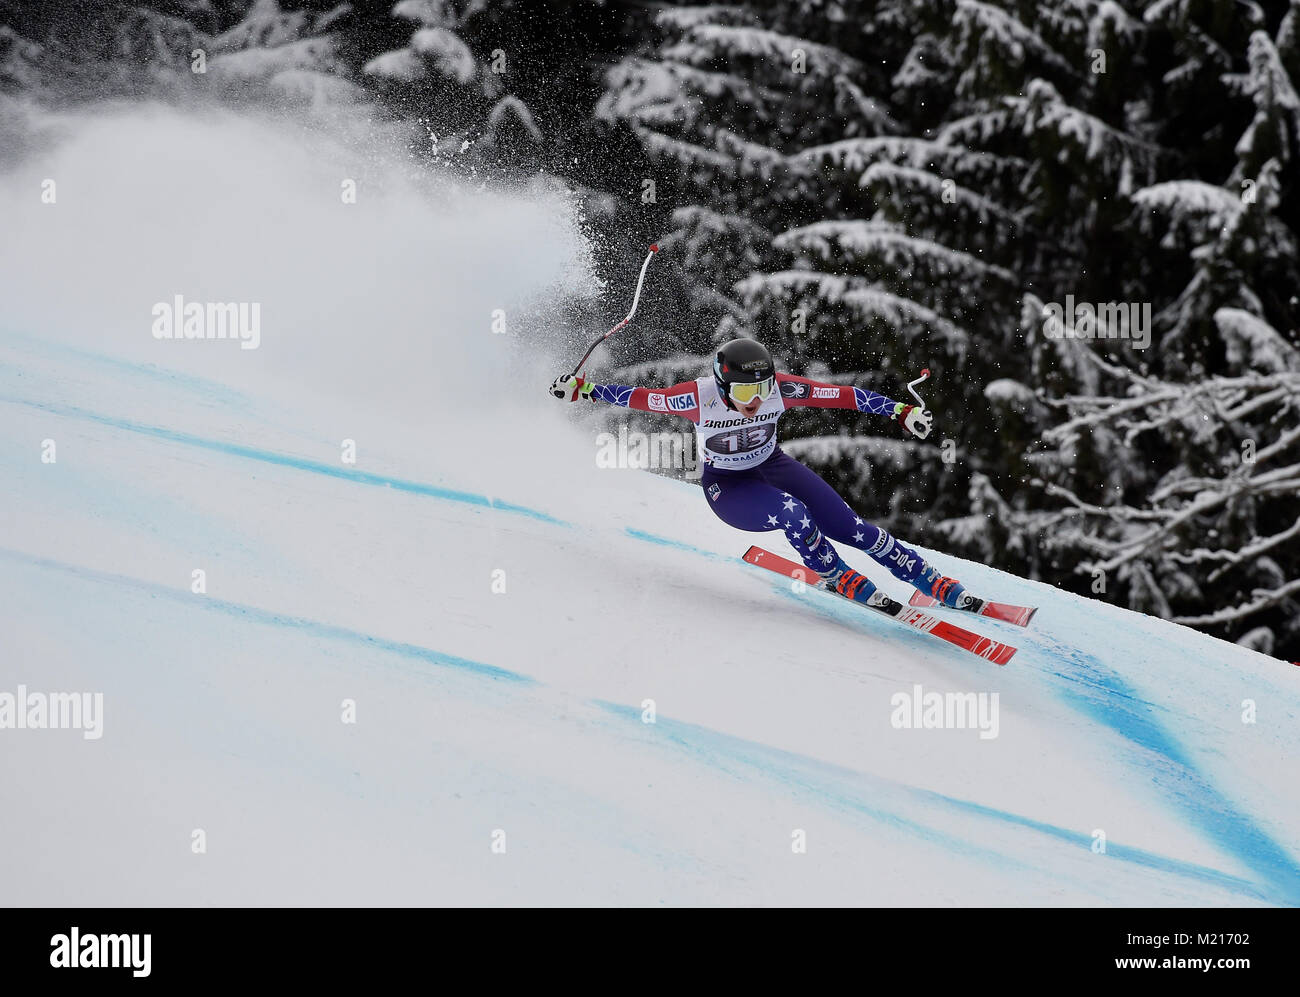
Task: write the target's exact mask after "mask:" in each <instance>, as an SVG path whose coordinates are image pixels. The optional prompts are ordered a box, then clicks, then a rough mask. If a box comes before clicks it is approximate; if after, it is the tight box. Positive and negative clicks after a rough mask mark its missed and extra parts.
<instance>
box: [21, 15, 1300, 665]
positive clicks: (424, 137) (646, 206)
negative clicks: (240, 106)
mask: <svg viewBox="0 0 1300 997" xmlns="http://www.w3.org/2000/svg"><path fill="white" fill-rule="evenodd" d="M1297 83H1300V0H1292V2H1291V3H1289V4H1288V3H1285V2H1277V3H1272V4H1265V3H1253V2H1243V0H1159V2H1155V3H1133V2H1118V0H1102V2H1095V0H1054V2H1040V3H1034V2H1016V0H990V2H979V0H905V2H895V0H879V2H823V0H792V2H786V3H742V4H734V5H704V4H691V3H680V4H649V3H645V4H640V3H638V4H629V3H622V4H620V3H602V2H596V0H572V2H567V3H561V2H556V3H539V2H524V0H400V2H397V3H395V4H394V3H392V2H383V3H375V2H366V0H356V2H353V3H330V2H310V0H308V2H292V0H159V2H154V3H130V4H128V3H86V2H68V0H63V2H59V0H45V2H42V3H16V2H11V0H0V119H3V117H4V116H6V115H17V114H20V113H30V110H29V109H30V107H31V105H32V101H36V102H38V103H44V104H47V105H55V104H66V103H68V102H78V101H87V100H95V99H101V98H103V97H136V96H149V97H153V98H157V99H164V100H166V99H175V100H182V99H191V98H193V97H194V96H196V95H203V96H206V97H208V98H210V99H214V100H220V101H224V102H231V103H239V102H241V101H256V102H263V103H264V102H267V101H273V102H275V103H277V104H279V105H281V106H284V107H286V108H290V109H294V110H295V111H301V113H303V114H313V113H326V112H328V113H330V114H350V113H353V114H357V115H363V114H364V115H377V116H379V117H380V118H382V119H383V120H385V121H388V122H390V123H392V124H393V125H394V126H397V127H406V128H408V129H409V141H410V144H411V148H412V150H413V151H418V152H419V153H420V154H422V155H426V156H429V157H430V158H431V159H432V160H437V161H438V162H439V163H440V164H442V165H443V166H444V168H445V167H446V166H447V164H452V165H453V166H454V168H456V169H459V170H464V171H466V172H467V174H471V175H473V176H474V177H476V178H491V180H492V182H496V183H510V182H512V181H515V180H523V179H527V178H530V177H533V176H536V175H537V174H538V173H542V172H544V173H547V174H549V175H552V176H555V177H558V178H560V179H561V180H563V181H564V183H565V184H566V185H567V186H568V187H569V189H571V190H572V191H573V192H574V196H575V198H577V199H578V200H579V201H580V203H581V207H582V211H583V216H584V218H585V219H586V224H587V225H588V227H589V229H590V233H591V236H592V238H593V240H594V242H595V244H596V246H597V247H598V252H599V255H600V257H601V259H602V260H603V261H604V263H605V265H606V266H607V267H608V268H609V277H610V280H609V294H610V299H609V308H608V311H609V314H610V315H614V314H616V313H618V314H621V311H622V308H623V307H625V302H626V300H627V294H628V289H629V284H630V282H631V280H632V279H633V278H634V276H635V270H636V266H637V262H638V261H639V259H640V258H641V256H642V255H643V254H644V251H645V246H646V244H647V243H649V242H650V241H652V240H654V239H658V240H659V241H660V243H661V244H662V246H663V248H664V250H665V252H664V253H663V254H662V260H661V262H660V263H659V264H657V265H656V266H657V271H656V275H655V289H654V298H655V301H654V303H653V304H652V305H651V306H650V307H651V310H650V311H649V312H648V317H647V318H646V319H645V320H642V321H640V322H639V323H638V329H637V330H636V332H635V334H634V335H631V336H629V337H628V338H627V339H626V340H624V341H622V342H620V343H618V344H617V347H616V350H615V356H616V360H617V364H618V366H611V365H610V364H609V363H608V362H606V365H605V366H604V367H603V368H602V370H601V372H600V375H599V376H600V377H601V379H603V380H618V381H621V382H623V383H639V384H653V383H672V382H675V381H678V380H684V379H688V378H693V377H695V376H698V375H699V372H700V371H701V370H702V369H703V368H704V364H705V363H706V362H707V361H706V359H705V358H706V357H707V355H708V354H709V353H710V352H711V350H712V349H713V347H714V345H715V344H717V343H719V342H721V341H724V340H726V339H728V338H731V337H733V336H735V335H741V334H744V335H752V336H755V337H757V338H760V339H762V340H763V341H764V342H765V343H767V344H768V345H769V347H771V348H772V351H773V353H774V354H776V355H777V356H778V358H779V360H780V361H781V362H782V364H783V366H784V367H785V368H786V369H788V370H791V371H793V372H795V373H802V374H807V375H809V376H813V377H817V378H820V379H824V380H832V381H840V382H852V383H855V384H861V385H864V386H867V387H871V388H873V389H875V390H878V391H881V392H882V393H884V394H887V395H890V396H891V397H895V398H898V397H900V396H902V397H906V395H905V391H904V389H903V385H904V384H905V382H907V381H909V380H911V379H912V378H914V377H915V376H916V375H917V373H918V372H919V371H920V369H921V368H923V367H929V368H930V369H931V370H932V371H933V372H934V377H933V379H932V380H931V382H930V383H929V384H928V385H927V393H926V397H927V403H928V404H929V406H930V407H931V408H932V409H933V410H934V411H935V413H936V416H937V425H936V430H935V433H934V435H933V436H932V437H931V439H930V440H928V441H926V442H925V443H917V442H912V441H909V440H906V439H904V438H903V434H902V433H900V432H899V431H898V430H897V427H896V426H893V425H890V424H884V425H877V424H875V423H874V422H872V421H869V420H866V419H845V418H844V417H843V416H842V415H841V416H835V415H830V414H826V413H815V412H809V413H794V414H792V416H791V417H790V418H789V419H788V420H787V422H788V426H787V429H786V434H787V436H788V437H790V439H789V442H788V443H787V444H786V445H785V448H786V449H787V450H788V451H789V452H791V453H792V454H794V455H796V456H798V457H800V458H801V459H804V460H806V461H808V462H809V463H811V464H813V465H814V466H815V467H817V468H818V470H820V471H821V472H822V473H823V474H825V475H826V476H827V477H828V478H829V479H830V480H831V481H832V482H833V483H835V484H836V485H837V486H838V487H839V488H841V490H842V491H843V493H844V494H845V495H846V497H847V498H848V499H849V500H850V502H851V503H852V504H853V505H854V506H855V507H856V508H857V509H858V510H859V511H861V512H862V513H863V514H865V515H870V516H871V517H872V518H873V519H875V520H876V521H878V522H880V523H881V524H882V525H885V526H887V527H888V528H889V529H891V530H893V531H895V532H897V533H900V534H902V535H905V536H908V537H911V538H914V539H916V540H918V541H920V542H922V543H926V544H930V545H933V546H937V547H940V548H943V549H946V550H951V551H953V552H954V553H959V554H962V555H964V556H967V557H973V558H978V559H980V560H982V561H985V562H987V563H990V564H994V565H996V566H998V567H1001V568H1005V569H1007V570H1009V571H1013V572H1016V573H1018V574H1022V575H1025V576H1027V577H1031V578H1038V579H1041V580H1044V581H1047V582H1050V583H1053V584H1057V585H1061V586H1063V587H1066V588H1069V589H1072V590H1075V591H1079V592H1083V593H1086V594H1090V595H1093V596H1095V597H1098V598H1103V599H1107V600H1111V601H1114V602H1116V603H1119V604H1121V605H1125V606H1128V607H1131V608H1134V609H1138V610H1141V611H1144V612H1148V613H1152V614H1155V615H1158V616H1162V617H1165V618H1169V619H1174V620H1177V621H1179V622H1183V623H1186V624H1189V625H1192V626H1196V627H1199V628H1202V629H1205V630H1207V631H1209V632H1211V633H1214V634H1216V635H1218V636H1222V637H1225V638H1227V639H1230V640H1235V641H1239V642H1241V643H1244V644H1247V645H1249V646H1251V647H1254V648H1256V649H1258V650H1261V651H1264V652H1265V653H1271V654H1276V655H1279V656H1282V657H1285V658H1288V659H1291V660H1296V659H1300V329H1298V327H1300V266H1298V264H1297V258H1298V257H1297V246H1296V233H1297V231H1300V224H1298V223H1300V145H1298V144H1297V143H1300V97H1297ZM20 106H21V107H22V108H26V109H28V110H26V111H20V110H19V107H20ZM3 158H4V150H3V148H0V159H3ZM0 224H2V221H0ZM1070 304H1073V306H1074V307H1072V308H1067V306H1068V305H1070ZM1121 305H1122V306H1123V308H1120V307H1118V306H1121ZM1147 314H1149V318H1150V322H1149V326H1146V327H1143V326H1138V327H1134V326H1132V325H1125V324H1122V323H1123V321H1124V320H1126V319H1129V318H1130V316H1132V317H1134V318H1138V319H1139V320H1140V319H1141V318H1142V317H1143V316H1145V315H1147ZM593 328H594V327H593ZM600 331H603V327H601V328H598V329H595V330H594V332H593V333H592V334H593V335H594V334H595V332H600ZM1143 347H1145V348H1143ZM540 390H542V388H541V387H539V391H540ZM634 418H641V417H640V416H634ZM648 427H649V423H647V424H646V428H648Z"/></svg>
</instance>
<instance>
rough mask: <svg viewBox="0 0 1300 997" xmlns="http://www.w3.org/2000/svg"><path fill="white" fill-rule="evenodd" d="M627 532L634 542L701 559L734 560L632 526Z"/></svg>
mask: <svg viewBox="0 0 1300 997" xmlns="http://www.w3.org/2000/svg"><path fill="white" fill-rule="evenodd" d="M623 532H625V533H626V534H627V535H628V536H629V537H631V538H632V539H633V540H644V541H645V542H646V543H652V544H657V545H659V546H660V547H671V548H673V549H674V550H684V551H686V552H687V553H690V554H697V555H699V556H700V557H707V558H709V559H710V560H714V561H723V560H725V561H731V560H734V558H730V557H726V558H724V557H723V556H722V555H721V554H715V553H714V552H713V551H711V550H705V549H704V548H703V547H694V546H692V545H691V544H688V543H682V541H680V540H674V539H672V538H671V537H661V536H659V535H658V534H656V533H647V532H646V531H645V530H637V529H634V528H632V527H631V526H629V527H627V528H626V529H625V530H624V531H623Z"/></svg>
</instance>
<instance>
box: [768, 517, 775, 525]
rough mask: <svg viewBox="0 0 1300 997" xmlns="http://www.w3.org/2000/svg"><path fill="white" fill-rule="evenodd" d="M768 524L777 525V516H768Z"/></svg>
mask: <svg viewBox="0 0 1300 997" xmlns="http://www.w3.org/2000/svg"><path fill="white" fill-rule="evenodd" d="M767 525H768V526H775V525H776V517H775V516H768V517H767Z"/></svg>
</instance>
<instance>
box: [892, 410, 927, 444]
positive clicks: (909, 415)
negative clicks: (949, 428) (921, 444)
mask: <svg viewBox="0 0 1300 997" xmlns="http://www.w3.org/2000/svg"><path fill="white" fill-rule="evenodd" d="M894 418H895V419H897V420H898V421H899V422H901V423H902V424H903V425H904V426H906V427H907V431H908V432H909V433H911V434H912V435H913V436H915V437H916V438H917V439H918V440H923V439H925V438H926V437H927V436H929V435H930V430H931V429H932V428H933V427H934V416H932V415H931V414H930V413H929V412H927V411H926V410H925V409H920V408H917V407H916V406H915V405H904V404H903V403H902V402H899V403H898V404H897V405H895V406H894Z"/></svg>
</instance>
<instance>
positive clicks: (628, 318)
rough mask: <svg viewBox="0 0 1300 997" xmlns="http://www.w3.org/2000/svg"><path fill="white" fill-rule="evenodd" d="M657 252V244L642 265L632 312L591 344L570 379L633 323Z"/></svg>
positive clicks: (652, 247) (651, 248)
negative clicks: (620, 330) (601, 346)
mask: <svg viewBox="0 0 1300 997" xmlns="http://www.w3.org/2000/svg"><path fill="white" fill-rule="evenodd" d="M657 252H659V244H658V243H655V244H654V245H653V246H651V247H650V252H648V253H646V257H645V262H644V263H642V264H641V276H639V277H638V278H637V279H636V294H634V295H633V296H632V310H631V311H630V312H628V313H627V316H626V317H625V318H624V319H623V321H622V322H619V323H618V324H617V325H616V326H614V328H612V329H610V330H609V332H607V333H605V335H603V336H600V337H599V338H598V339H597V340H596V341H595V342H594V343H592V344H591V346H590V347H588V349H587V352H586V353H584V354H583V355H582V359H581V360H579V361H578V364H577V366H576V367H574V368H573V373H572V374H570V375H569V376H570V377H577V376H578V374H579V372H580V371H581V370H582V365H583V364H585V363H586V362H587V358H588V357H589V356H591V354H592V351H593V350H595V348H596V347H597V346H599V345H600V344H601V343H603V342H604V341H605V340H607V339H608V338H609V337H610V336H612V335H614V333H616V332H618V330H619V329H622V328H623V327H624V326H625V325H627V324H628V323H629V322H631V321H632V316H633V315H635V314H636V306H637V304H638V303H639V302H640V300H641V285H642V284H644V283H645V272H646V269H647V268H648V267H649V266H650V261H651V260H652V259H654V255H655V253H657Z"/></svg>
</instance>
